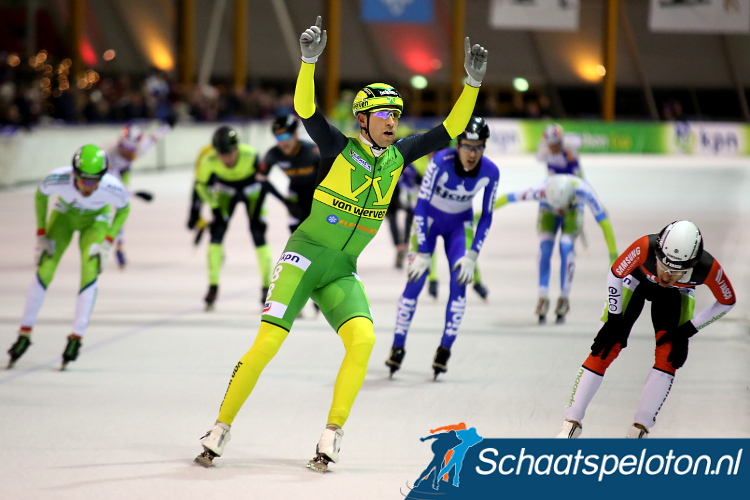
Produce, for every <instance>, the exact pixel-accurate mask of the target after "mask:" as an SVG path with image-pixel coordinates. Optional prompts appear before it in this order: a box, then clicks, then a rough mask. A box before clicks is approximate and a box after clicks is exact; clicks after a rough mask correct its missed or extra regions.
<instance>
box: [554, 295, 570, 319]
mask: <svg viewBox="0 0 750 500" xmlns="http://www.w3.org/2000/svg"><path fill="white" fill-rule="evenodd" d="M568 311H570V301H569V300H568V298H567V297H560V298H559V299H557V307H555V314H556V315H557V319H556V320H555V323H557V324H560V323H565V315H566V314H568Z"/></svg>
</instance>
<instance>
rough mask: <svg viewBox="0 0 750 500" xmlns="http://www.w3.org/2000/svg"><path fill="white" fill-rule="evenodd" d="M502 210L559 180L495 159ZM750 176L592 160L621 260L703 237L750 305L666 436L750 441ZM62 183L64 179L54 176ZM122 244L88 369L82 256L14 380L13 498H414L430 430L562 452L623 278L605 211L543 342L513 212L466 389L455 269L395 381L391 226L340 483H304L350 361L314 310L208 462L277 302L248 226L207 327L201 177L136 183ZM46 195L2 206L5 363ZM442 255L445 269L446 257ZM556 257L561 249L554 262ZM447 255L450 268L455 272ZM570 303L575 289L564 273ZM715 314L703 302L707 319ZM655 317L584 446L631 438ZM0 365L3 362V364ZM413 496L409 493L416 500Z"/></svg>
mask: <svg viewBox="0 0 750 500" xmlns="http://www.w3.org/2000/svg"><path fill="white" fill-rule="evenodd" d="M496 161H497V163H498V164H499V165H500V167H501V180H500V192H501V193H503V192H506V191H511V190H516V189H519V188H524V187H527V186H531V185H533V184H535V183H536V182H538V181H539V180H540V179H541V178H542V177H543V175H544V169H543V167H542V166H541V165H539V164H537V163H536V162H535V161H534V160H533V158H531V157H499V158H496ZM749 163H750V162H748V160H747V159H734V160H728V159H723V160H719V159H713V158H684V159H675V158H672V159H670V160H664V159H659V158H655V157H641V156H630V157H612V156H610V157H603V156H584V157H583V159H582V164H583V167H584V172H585V173H586V175H587V177H588V179H589V180H590V182H591V183H592V185H593V186H594V188H595V189H596V191H597V193H598V194H599V196H600V197H601V199H602V200H603V202H604V204H605V205H606V207H607V209H608V211H609V214H610V217H611V220H612V224H613V227H614V229H615V234H616V237H617V243H618V249H619V250H622V249H624V248H625V246H627V245H629V244H630V243H631V242H632V241H633V240H635V239H636V238H638V237H640V236H642V235H644V234H648V233H653V232H657V231H658V230H659V229H661V228H662V227H663V226H664V225H666V224H667V223H669V222H671V221H673V220H676V219H690V220H693V221H694V222H695V223H697V224H698V226H699V227H700V228H701V230H702V232H703V235H704V238H705V247H706V249H707V250H708V251H710V252H711V253H712V254H713V255H714V256H715V257H716V258H717V259H718V260H719V262H720V263H721V264H722V265H723V266H724V269H725V271H726V273H727V276H728V277H729V279H730V280H731V281H732V283H733V285H734V288H735V291H736V293H737V296H738V297H739V303H738V305H737V306H736V307H735V308H734V309H733V310H732V311H731V312H730V313H729V315H728V316H727V317H725V318H723V319H722V320H720V321H718V322H717V323H716V324H713V325H711V326H709V327H708V328H706V329H705V330H702V331H701V332H700V333H699V334H698V335H697V336H696V337H694V338H693V340H692V341H691V342H690V357H689V359H688V361H687V363H686V365H685V367H684V368H683V369H681V370H680V371H679V372H678V376H677V379H676V380H675V384H674V387H673V389H672V393H671V395H670V397H669V399H668V400H667V402H666V404H665V405H664V407H663V409H662V411H661V413H660V414H659V419H658V423H657V425H656V426H655V427H654V428H653V430H652V434H651V435H652V437H654V438H658V437H721V438H748V437H750V362H749V361H750V315H749V314H748V309H747V306H746V305H745V304H746V303H747V302H746V300H747V297H748V296H750V264H749V262H750V252H749V251H748V248H749V245H750V223H749V222H748V221H750V165H749ZM55 166H56V165H51V166H50V169H51V168H53V167H55ZM132 183H133V187H134V188H135V189H147V190H151V191H153V192H154V193H155V196H156V198H155V201H154V202H153V203H151V204H147V203H145V202H143V201H142V200H140V199H134V200H133V202H132V212H131V215H130V218H129V220H128V221H127V225H126V230H127V231H126V238H127V241H126V245H127V246H126V249H127V255H128V258H129V265H128V267H127V269H126V270H124V271H120V270H118V268H117V265H116V262H114V258H111V260H110V262H109V266H108V268H107V270H106V272H105V273H104V274H103V275H102V276H101V278H100V280H101V281H100V288H99V296H98V300H97V304H96V308H95V310H94V314H93V317H92V321H91V326H90V328H89V330H88V332H87V334H86V336H85V337H84V341H83V346H84V347H83V349H82V351H81V355H80V357H79V359H78V361H76V362H74V363H71V365H70V366H69V369H68V370H67V371H65V372H60V371H58V367H59V363H60V356H61V353H62V350H63V347H64V345H65V337H66V336H67V335H68V334H69V333H70V327H71V323H72V314H73V308H74V301H75V294H76V292H77V287H78V281H79V266H78V249H77V246H75V243H74V244H73V245H71V247H70V248H69V249H68V252H67V254H66V255H65V257H64V259H63V261H62V263H61V264H60V267H59V269H58V271H57V275H56V277H55V280H54V281H53V283H52V285H51V286H50V289H49V291H48V294H47V299H46V302H45V304H44V307H43V308H42V311H41V314H40V317H39V322H38V324H37V326H36V328H35V330H34V333H33V337H32V340H33V345H32V346H31V348H30V349H29V350H28V352H27V353H26V354H25V355H24V356H23V358H21V359H20V360H19V361H18V363H17V365H16V367H15V368H14V369H12V370H7V371H6V370H0V437H1V439H0V463H1V464H2V465H1V466H0V498H2V499H8V500H17V499H23V500H26V499H75V500H88V499H127V500H131V499H134V498H148V499H203V498H209V499H220V498H257V499H261V498H262V499H271V498H278V499H303V498H304V499H305V500H318V499H320V500H334V499H351V498H357V499H358V500H370V499H385V498H390V499H392V498H400V495H401V493H400V492H399V491H400V489H401V488H404V487H405V485H406V483H407V482H408V483H409V484H411V483H413V481H414V480H415V479H416V476H417V475H418V474H419V472H421V471H422V469H423V468H424V466H425V465H426V464H427V463H428V462H429V460H430V459H431V457H432V453H431V451H430V448H429V443H421V442H420V441H419V439H418V438H420V437H422V436H425V435H427V434H428V431H429V429H431V428H435V427H438V426H442V425H448V424H454V423H458V422H466V423H467V424H468V425H470V426H474V427H476V428H477V430H478V431H479V433H480V434H481V435H482V436H484V437H488V438H503V437H514V438H515V437H521V438H541V437H552V436H554V435H555V434H556V433H557V431H558V429H559V426H560V424H561V422H562V419H563V416H562V410H563V407H564V406H565V404H566V401H567V399H568V397H569V395H570V391H571V387H572V383H573V380H574V377H575V374H576V372H577V370H578V368H579V366H580V364H581V363H582V362H583V361H584V359H585V357H586V355H587V354H588V349H589V346H590V345H591V341H592V339H593V337H594V335H595V334H596V331H597V321H598V317H599V315H600V311H601V307H602V305H603V300H604V296H605V287H604V285H605V276H606V272H607V266H608V256H607V251H606V245H605V243H604V239H603V237H602V233H601V230H600V229H599V227H598V225H597V224H596V223H595V221H594V220H593V218H592V217H591V215H590V213H589V212H588V211H587V214H586V222H585V233H586V238H587V240H588V249H586V248H584V247H583V246H582V245H581V242H580V241H579V242H578V245H577V255H578V261H577V273H576V278H575V282H574V284H573V292H572V296H571V302H572V309H571V312H570V314H569V317H568V321H567V322H566V323H565V324H564V325H555V324H554V323H552V324H547V325H542V326H539V325H537V324H536V320H535V316H534V314H533V311H534V307H535V305H536V297H537V289H536V283H537V270H536V260H537V248H538V245H537V238H536V233H535V221H536V209H537V208H536V206H535V205H534V204H533V203H519V204H512V205H508V206H506V207H505V208H503V209H502V210H499V211H496V212H495V219H494V223H493V226H492V230H491V233H490V235H489V237H488V239H487V241H486V243H485V247H484V249H483V251H482V253H481V255H480V259H479V263H480V267H481V270H482V272H483V275H484V280H485V282H486V283H487V284H488V285H489V287H490V295H489V300H488V301H487V302H486V303H485V302H482V301H481V300H480V299H479V297H478V296H476V294H474V292H473V291H471V290H470V291H469V296H468V308H467V313H466V316H465V318H464V321H463V324H462V326H461V330H460V332H459V336H458V339H457V341H456V343H455V344H454V347H453V356H452V358H451V360H450V363H449V371H448V373H447V374H444V375H442V376H441V377H440V378H439V380H438V381H437V382H433V381H432V371H431V368H430V365H431V362H432V356H433V354H434V352H435V349H436V348H437V346H438V344H439V341H440V335H441V330H442V324H443V316H444V308H445V300H446V298H447V282H446V277H447V270H446V269H445V267H446V263H445V258H444V257H443V258H442V260H441V261H440V266H441V267H440V272H441V275H442V289H441V294H440V298H439V300H438V301H435V300H433V299H432V298H431V297H429V296H427V295H426V292H424V293H423V296H422V298H421V302H420V304H419V308H418V310H417V314H416V317H415V320H414V324H413V328H412V331H411V333H410V335H409V339H408V342H407V346H406V350H407V355H406V358H405V361H404V365H403V368H402V370H401V371H399V372H398V373H397V374H396V376H395V378H394V380H388V376H387V369H386V367H385V366H384V363H383V362H384V360H385V358H386V356H387V353H388V351H389V348H390V345H391V340H392V328H393V326H394V319H395V318H394V315H395V311H396V300H397V297H398V296H399V294H400V293H401V291H402V289H403V286H404V284H405V279H406V278H405V272H404V271H402V270H397V269H395V268H394V266H393V261H394V255H395V250H394V248H393V246H392V244H391V241H390V235H389V234H388V230H387V228H386V227H385V225H384V226H383V230H382V231H381V234H379V235H378V236H377V237H376V238H375V240H374V241H373V243H372V244H371V245H370V246H369V247H368V248H367V249H366V250H365V252H364V253H363V255H362V256H361V258H360V260H359V264H360V267H359V274H360V276H361V278H362V280H363V282H364V284H365V287H366V289H367V291H368V294H369V297H370V300H371V303H372V309H373V313H374V317H375V331H376V334H377V336H378V341H377V343H376V345H375V349H374V351H373V354H372V358H371V362H370V367H369V371H368V375H367V379H366V381H365V383H364V386H363V388H362V391H361V392H360V394H359V398H358V400H357V402H356V404H355V406H354V409H353V411H352V414H351V417H350V419H349V422H348V423H347V425H346V427H345V430H346V436H345V438H344V441H343V447H342V451H341V459H340V463H338V464H335V465H332V470H333V472H332V473H329V474H325V475H323V474H317V473H314V472H312V471H310V470H308V469H306V468H305V463H306V462H307V460H308V459H310V458H311V457H312V456H313V454H314V451H315V444H316V443H317V440H318V438H319V436H320V433H321V432H322V430H323V427H324V426H325V424H326V416H327V412H328V407H329V404H330V399H331V395H332V386H333V381H334V377H335V375H336V372H337V370H338V367H339V364H340V362H341V359H342V356H343V346H342V345H341V342H340V341H339V340H338V339H337V337H336V335H335V334H334V333H333V332H332V330H331V328H330V327H329V326H328V325H327V324H326V323H325V321H324V320H323V319H322V317H318V318H315V317H314V316H313V311H312V310H311V309H310V310H306V311H305V313H306V318H304V319H301V320H298V321H297V323H296V324H295V327H294V329H293V330H292V333H291V334H290V336H289V338H288V339H287V341H286V343H285V345H284V346H283V347H282V348H281V351H280V352H279V354H278V356H277V357H276V358H275V359H274V360H273V361H272V362H271V363H270V365H269V366H268V368H267V369H266V371H265V372H264V373H263V375H262V377H261V379H260V381H259V383H258V386H257V388H256V390H255V391H254V393H253V394H252V395H251V396H250V398H249V399H248V401H247V403H246V405H245V406H244V408H243V409H242V411H241V412H240V413H239V415H238V417H237V419H236V420H235V422H234V425H233V427H232V441H231V442H230V443H229V445H228V446H227V449H226V452H225V454H224V456H223V457H221V458H219V459H217V460H216V462H215V467H213V468H211V469H204V468H202V467H199V466H197V465H195V464H194V463H193V458H194V457H195V456H196V455H197V454H198V453H199V452H200V451H201V447H200V445H199V442H198V440H199V438H200V437H201V436H202V435H203V434H204V433H205V432H206V430H208V429H209V427H210V426H211V425H212V423H213V422H214V420H215V419H216V416H217V412H218V407H219V404H220V402H221V400H222V397H223V395H224V391H225V389H226V385H227V382H228V380H229V375H230V374H231V372H232V369H233V367H234V365H235V363H236V362H237V360H238V359H239V358H240V356H241V355H242V354H244V352H245V351H246V350H247V349H248V348H249V346H250V345H251V343H252V341H253V338H254V335H255V332H256V330H257V326H258V321H259V312H260V297H259V296H260V283H259V279H258V274H257V271H256V264H255V253H254V250H253V247H252V244H251V241H250V236H249V233H248V231H247V229H246V217H245V215H244V214H243V213H237V214H235V217H234V218H233V220H232V222H231V224H230V228H229V232H228V234H227V238H226V247H225V250H226V261H225V265H224V267H223V270H222V279H221V289H220V297H219V301H218V302H217V307H216V310H215V311H213V312H210V313H207V312H204V311H203V302H202V298H203V295H204V294H205V291H206V288H207V275H206V274H207V273H206V241H205V240H204V241H203V243H202V245H201V246H200V247H198V248H196V247H193V245H192V242H191V238H192V235H191V233H190V232H188V231H187V230H186V228H185V222H186V219H187V212H188V202H189V193H190V188H191V184H192V179H191V172H190V171H189V170H188V169H185V170H179V171H171V172H162V173H136V174H134V178H133V182H132ZM34 189H35V187H34V186H25V187H19V188H13V189H7V190H2V191H0V242H1V245H2V246H1V248H2V252H1V254H0V255H1V257H0V276H1V277H2V279H0V294H1V300H0V323H1V324H2V331H3V333H2V336H0V348H2V352H3V355H5V354H4V351H5V350H6V349H7V348H8V347H10V345H11V344H12V343H13V341H14V339H15V337H16V332H17V329H18V322H19V319H20V316H21V311H22V308H23V302H24V298H25V294H26V289H27V287H28V285H29V283H30V282H31V280H32V279H33V276H34V266H33V262H32V261H33V249H34V229H35V226H34V224H35V223H34V198H33V194H34ZM269 210H270V211H271V215H272V220H273V222H272V223H271V225H270V229H269V240H270V244H271V245H272V247H273V252H274V254H275V255H278V254H279V252H280V251H281V250H282V247H283V245H284V243H285V241H286V238H287V237H288V231H287V228H286V220H285V215H284V209H283V207H282V206H281V205H279V204H278V203H275V202H273V200H272V202H271V203H270V205H269ZM441 252H442V250H441ZM555 253H557V250H556V251H555ZM442 256H443V254H442V253H441V257H442ZM553 265H554V266H555V268H553V269H554V272H553V282H552V285H553V293H552V297H551V298H552V299H553V301H554V300H556V298H557V294H556V291H557V290H556V288H557V284H558V276H559V271H558V268H557V266H558V261H557V255H555V260H553ZM711 300H713V299H712V296H711V294H710V292H708V289H707V287H700V288H699V289H698V292H697V308H698V309H701V308H703V307H704V306H706V305H707V304H708V303H709V302H710V301H711ZM648 308H649V306H648V305H647V306H646V308H645V309H644V313H643V315H642V317H641V320H640V321H639V322H638V323H637V324H636V327H635V329H634V331H633V333H632V335H631V339H630V341H629V346H628V348H627V349H626V350H625V351H623V353H622V354H621V356H620V358H619V359H618V360H617V361H616V362H615V363H614V364H613V365H612V367H611V368H610V370H609V371H608V373H607V376H606V377H605V379H604V383H603V385H602V388H601V390H600V391H599V393H598V394H597V396H596V398H595V399H594V401H593V403H592V404H591V406H590V407H589V411H588V413H587V416H586V420H585V422H584V437H594V438H596V437H621V436H624V434H625V432H626V429H627V427H628V426H629V424H630V423H631V422H632V420H631V419H632V418H633V414H634V413H635V410H636V406H637V404H638V401H639V396H640V390H641V385H642V383H643V381H644V379H645V377H646V375H647V373H648V371H649V368H650V367H651V365H652V364H653V332H652V331H651V326H650V318H649V313H648ZM2 359H3V361H2V363H3V364H4V363H5V359H7V358H2ZM404 491H405V490H404Z"/></svg>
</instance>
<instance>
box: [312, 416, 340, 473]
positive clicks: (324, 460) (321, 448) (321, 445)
mask: <svg viewBox="0 0 750 500" xmlns="http://www.w3.org/2000/svg"><path fill="white" fill-rule="evenodd" d="M343 438H344V430H343V429H341V428H337V429H331V428H329V427H326V430H324V431H323V435H322V436H320V441H318V446H316V447H315V457H314V458H313V459H312V460H310V461H309V462H307V467H308V468H309V469H312V470H314V471H316V472H328V464H329V463H330V462H333V463H336V462H338V461H339V450H340V449H341V440H342V439H343Z"/></svg>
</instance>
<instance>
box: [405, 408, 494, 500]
mask: <svg viewBox="0 0 750 500" xmlns="http://www.w3.org/2000/svg"><path fill="white" fill-rule="evenodd" d="M483 439H484V438H483V437H482V436H480V435H479V434H477V430H476V428H474V427H469V428H467V427H466V424H465V423H464V422H461V423H458V424H454V425H446V426H443V427H438V428H437V429H431V430H430V435H429V436H425V437H422V438H419V440H420V441H422V442H425V441H428V440H433V442H432V453H433V454H434V456H433V458H432V460H431V461H430V463H429V464H428V465H427V467H426V468H425V469H424V470H423V471H422V473H421V474H420V475H419V478H417V480H416V481H415V482H414V487H413V488H412V491H411V492H410V493H409V496H407V499H413V500H417V499H421V498H428V496H424V495H419V492H423V493H428V494H429V492H430V491H431V490H432V491H433V493H432V494H433V495H434V491H435V490H436V491H451V490H455V489H456V488H458V487H459V485H460V483H461V469H462V467H463V463H464V458H466V452H467V451H468V450H469V448H471V447H472V446H474V445H476V444H478V443H480V442H481V441H482V440H483Z"/></svg>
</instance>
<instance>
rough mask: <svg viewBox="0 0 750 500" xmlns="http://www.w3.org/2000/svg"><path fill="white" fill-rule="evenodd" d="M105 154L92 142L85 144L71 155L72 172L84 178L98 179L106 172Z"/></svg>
mask: <svg viewBox="0 0 750 500" xmlns="http://www.w3.org/2000/svg"><path fill="white" fill-rule="evenodd" d="M107 166H108V165H107V154H106V153H105V152H104V150H103V149H102V148H100V147H98V146H94V145H93V144H87V145H85V146H83V147H81V148H78V151H76V152H75V154H74V155H73V172H75V175H76V177H80V178H81V179H84V180H89V181H99V180H101V178H102V177H104V174H106V173H107Z"/></svg>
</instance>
